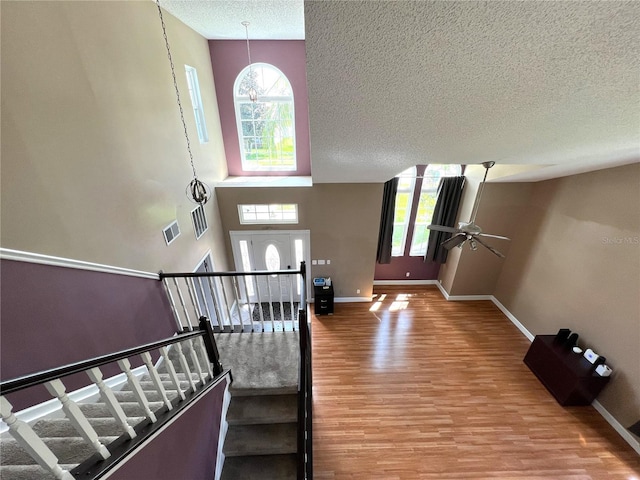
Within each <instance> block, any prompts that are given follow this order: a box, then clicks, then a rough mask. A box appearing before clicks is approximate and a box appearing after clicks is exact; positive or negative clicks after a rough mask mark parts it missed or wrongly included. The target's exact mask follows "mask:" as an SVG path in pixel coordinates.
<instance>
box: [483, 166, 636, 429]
mask: <svg viewBox="0 0 640 480" xmlns="http://www.w3.org/2000/svg"><path fill="white" fill-rule="evenodd" d="M495 296H496V298H497V299H498V300H499V301H500V302H501V303H502V304H504V305H505V306H506V307H507V308H508V309H509V311H511V312H512V313H513V314H514V315H515V316H516V317H517V318H518V320H520V322H522V323H523V324H524V325H525V327H527V329H528V330H529V331H531V332H532V333H533V334H549V333H555V332H556V331H557V330H558V329H559V328H561V327H566V328H570V329H571V330H573V331H575V332H577V333H579V334H580V344H581V345H583V346H586V347H591V348H593V349H594V350H595V351H596V352H598V353H600V354H602V355H604V356H606V357H607V363H608V364H609V365H610V366H611V367H612V368H613V370H614V372H615V376H614V378H613V379H612V381H611V383H610V384H609V386H608V387H607V388H606V389H605V390H604V391H603V392H602V394H601V395H600V396H599V397H598V400H599V401H600V402H601V403H602V404H603V405H604V407H605V408H606V409H607V410H608V411H609V412H611V413H612V414H613V415H614V416H615V417H616V419H617V420H618V421H619V422H620V423H621V424H622V425H624V426H626V427H628V426H629V425H631V424H632V423H633V422H636V421H638V420H640V164H633V165H629V166H624V167H618V168H612V169H607V170H600V171H597V172H592V173H585V174H581V175H574V176H571V177H565V178H561V179H557V180H549V181H545V182H540V183H536V184H534V186H533V190H532V197H531V203H530V207H529V210H528V212H527V215H526V217H525V218H523V219H522V221H521V222H520V227H519V229H518V231H517V233H516V234H515V235H514V239H513V245H512V248H511V250H510V252H509V256H508V258H507V260H506V262H505V264H504V266H503V269H502V273H501V276H500V279H499V280H498V283H497V287H496V290H495Z"/></svg>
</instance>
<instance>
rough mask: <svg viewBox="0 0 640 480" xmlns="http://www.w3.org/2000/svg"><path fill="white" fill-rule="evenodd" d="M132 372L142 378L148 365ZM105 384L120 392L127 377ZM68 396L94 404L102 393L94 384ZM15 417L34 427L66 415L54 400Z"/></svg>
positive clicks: (0, 426) (0, 430)
mask: <svg viewBox="0 0 640 480" xmlns="http://www.w3.org/2000/svg"><path fill="white" fill-rule="evenodd" d="M131 372H132V373H133V374H134V375H135V376H136V377H141V376H143V375H146V374H147V372H148V370H147V367H146V365H142V366H140V367H137V368H133V369H132V370H131ZM104 383H105V385H106V386H107V387H109V388H110V389H111V390H115V391H118V390H120V389H121V388H122V387H123V386H124V384H125V383H127V376H126V375H125V374H124V373H120V374H118V375H115V376H113V377H109V378H106V379H105V380H104ZM67 395H68V396H69V399H70V400H72V401H73V402H75V403H93V402H96V401H98V399H99V398H100V391H99V390H98V387H97V386H96V385H95V384H92V385H87V386H86V387H83V388H79V389H78V390H74V391H73V392H68V393H67ZM15 415H16V417H17V418H18V419H19V420H22V421H23V422H26V423H28V424H31V425H32V424H34V423H35V422H37V421H38V420H40V419H42V418H45V417H47V418H57V417H62V416H63V415H64V414H63V413H62V404H61V403H60V402H59V401H58V399H57V398H52V399H51V400H47V401H46V402H42V403H39V404H37V405H33V406H32V407H28V408H25V409H24V410H20V411H19V412H15ZM7 430H9V427H8V426H7V424H6V423H4V422H2V423H0V433H3V432H6V431H7Z"/></svg>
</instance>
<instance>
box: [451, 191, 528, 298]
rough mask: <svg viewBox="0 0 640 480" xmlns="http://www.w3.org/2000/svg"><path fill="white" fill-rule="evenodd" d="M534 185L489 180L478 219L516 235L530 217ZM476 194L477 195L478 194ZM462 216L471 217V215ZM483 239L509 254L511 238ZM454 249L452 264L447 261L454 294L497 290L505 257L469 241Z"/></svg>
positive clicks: (493, 230) (498, 230) (492, 230)
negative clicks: (529, 211) (524, 221)
mask: <svg viewBox="0 0 640 480" xmlns="http://www.w3.org/2000/svg"><path fill="white" fill-rule="evenodd" d="M531 188H532V184H530V183H502V184H501V183H487V184H486V185H485V188H484V192H483V194H482V200H481V202H480V208H479V209H478V215H477V218H476V223H477V224H478V225H480V226H481V227H482V229H483V231H484V232H486V233H489V234H494V235H502V236H506V237H509V238H512V237H513V235H514V233H515V231H516V229H517V228H518V226H519V225H520V224H521V222H522V221H523V220H524V219H525V218H526V212H527V208H528V203H529V197H530V195H531ZM473 197H474V198H475V195H473ZM461 218H463V219H464V220H467V219H468V216H463V217H461ZM483 240H484V241H485V242H486V243H487V244H489V245H491V246H492V247H495V248H496V249H497V250H499V251H500V252H502V253H503V254H504V255H506V256H507V257H509V250H510V248H511V242H509V241H506V240H498V239H492V238H485V239H483ZM451 253H452V254H451V256H452V258H453V261H452V262H451V264H449V263H450V262H449V261H447V267H446V268H447V270H445V272H446V274H447V277H446V278H447V284H446V285H445V287H446V289H447V292H449V294H450V295H454V296H455V295H491V294H493V292H494V290H495V287H496V283H497V281H498V278H499V277H500V274H501V271H502V266H503V264H504V262H505V261H506V260H505V259H502V258H500V257H497V256H496V255H494V254H493V253H491V252H490V251H489V250H487V249H486V248H484V247H482V246H480V245H479V246H478V250H476V251H475V252H474V251H471V250H470V249H469V246H468V245H465V246H464V248H463V249H462V250H460V249H458V248H454V249H453V250H452V252H451ZM456 259H457V261H456ZM454 266H455V269H454V268H453V267H454ZM443 285H444V282H443Z"/></svg>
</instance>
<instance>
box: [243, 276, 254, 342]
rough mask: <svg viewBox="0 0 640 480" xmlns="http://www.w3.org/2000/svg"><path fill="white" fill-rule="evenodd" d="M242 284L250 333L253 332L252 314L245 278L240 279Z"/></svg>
mask: <svg viewBox="0 0 640 480" xmlns="http://www.w3.org/2000/svg"><path fill="white" fill-rule="evenodd" d="M242 284H243V285H244V294H245V295H246V298H247V313H248V314H249V325H251V331H252V332H253V312H252V311H251V301H250V298H249V287H247V277H242ZM242 331H243V332H244V322H242Z"/></svg>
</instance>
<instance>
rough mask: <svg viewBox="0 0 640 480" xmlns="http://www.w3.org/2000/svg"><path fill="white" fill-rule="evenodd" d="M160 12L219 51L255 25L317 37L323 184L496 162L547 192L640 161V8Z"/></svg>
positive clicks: (217, 4)
mask: <svg viewBox="0 0 640 480" xmlns="http://www.w3.org/2000/svg"><path fill="white" fill-rule="evenodd" d="M162 4H163V5H165V7H166V8H167V9H168V10H169V11H170V12H172V13H174V14H175V15H176V16H178V18H180V19H181V20H183V21H184V22H185V23H187V24H189V25H190V26H192V27H193V28H194V29H196V30H198V31H200V32H201V33H203V34H205V36H207V37H208V38H244V30H243V29H242V26H241V25H240V22H241V21H242V20H244V19H247V20H249V21H251V22H252V24H251V27H250V35H251V38H302V37H306V41H305V44H306V53H307V82H308V87H309V112H310V118H309V121H310V128H311V159H312V172H313V179H314V182H382V181H385V180H387V179H389V178H391V177H392V176H393V175H395V174H397V173H398V172H400V171H402V170H404V169H406V168H408V167H410V166H413V165H416V164H424V163H463V164H474V163H480V162H483V161H487V160H494V161H496V162H497V163H498V164H499V165H503V166H505V167H506V166H508V165H513V168H511V169H510V168H503V169H502V170H501V171H502V172H503V173H502V174H501V175H502V178H501V180H505V181H510V180H513V181H528V180H543V179H546V178H552V177H556V176H562V175H569V174H572V173H579V172H582V171H588V170H595V169H598V168H605V167H608V166H615V165H622V164H625V163H631V162H634V161H639V160H640V2H615V1H610V2H559V1H558V2H543V1H529V2H516V1H491V2H479V1H473V2H471V1H467V2H463V1H458V2H453V1H452V2H445V1H353V0H350V1H326V0H318V1H308V0H307V1H305V2H304V18H301V17H300V13H301V9H302V4H301V2H300V1H293V2H290V1H252V2H250V1H210V2H198V1H187V2H185V1H182V2H178V1H166V2H162ZM180 9H182V10H180ZM179 10H180V11H179ZM200 24H202V25H210V30H205V27H204V26H198V25H200ZM281 24H286V26H287V27H286V28H285V30H286V31H287V33H280V31H279V30H278V29H279V28H280V27H281ZM303 24H304V25H305V26H306V32H305V33H304V35H302V36H300V34H299V32H298V33H297V34H296V33H295V30H296V26H297V28H301V27H302V25H303ZM238 26H239V28H238ZM208 28H209V27H208ZM237 30H239V31H237ZM207 31H208V32H209V33H205V32H207ZM279 35H282V36H281V37H280V36H279ZM285 35H289V36H285ZM295 35H298V36H297V37H296V36H295ZM532 165H540V166H541V167H540V168H530V166H532ZM524 166H527V168H523V167H524ZM492 173H494V172H493V171H492ZM495 173H497V170H496V172H495Z"/></svg>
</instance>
